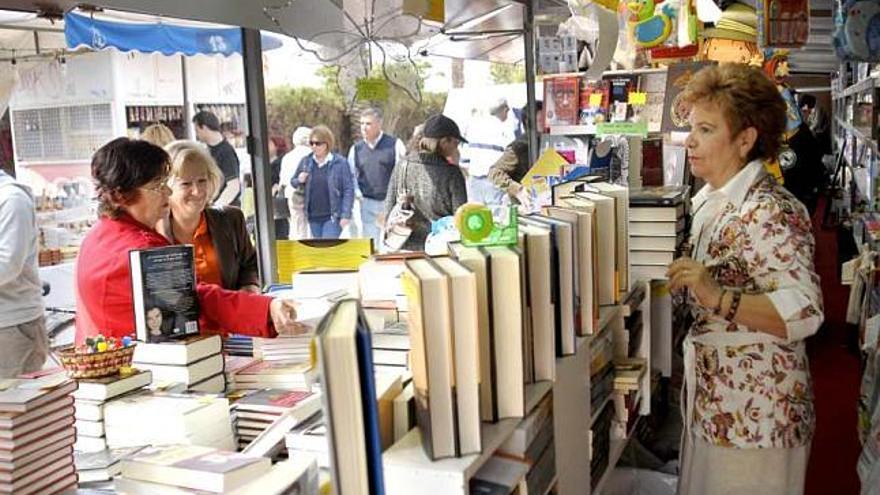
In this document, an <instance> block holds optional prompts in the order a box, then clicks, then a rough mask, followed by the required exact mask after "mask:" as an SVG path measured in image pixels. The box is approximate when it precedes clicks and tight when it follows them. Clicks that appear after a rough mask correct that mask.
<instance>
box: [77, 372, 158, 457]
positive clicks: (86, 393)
mask: <svg viewBox="0 0 880 495" xmlns="http://www.w3.org/2000/svg"><path fill="white" fill-rule="evenodd" d="M152 379H153V375H152V373H151V372H149V371H144V370H134V372H133V373H130V374H124V375H123V374H118V375H114V376H109V377H106V378H96V379H81V380H79V388H78V389H77V391H76V392H74V393H73V397H74V399H75V400H74V406H75V407H76V413H75V416H76V445H74V448H75V449H76V450H77V451H78V452H101V451H103V450H105V449H106V448H107V439H106V437H105V428H104V409H105V407H106V405H107V404H109V403H111V402H113V401H114V400H118V399H119V398H121V397H123V396H125V395H126V394H129V393H133V392H135V391H137V390H141V389H143V388H145V387H147V386H148V385H150V382H151V381H152Z"/></svg>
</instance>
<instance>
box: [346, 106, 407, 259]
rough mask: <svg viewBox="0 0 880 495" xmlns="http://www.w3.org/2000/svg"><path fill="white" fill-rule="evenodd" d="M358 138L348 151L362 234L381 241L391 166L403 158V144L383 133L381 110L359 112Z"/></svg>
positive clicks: (372, 109)
mask: <svg viewBox="0 0 880 495" xmlns="http://www.w3.org/2000/svg"><path fill="white" fill-rule="evenodd" d="M360 124H361V137H362V138H363V139H361V140H360V141H358V142H357V143H355V144H354V145H353V146H352V147H351V150H349V152H348V163H349V164H350V165H351V168H352V174H353V175H354V178H355V197H357V198H358V199H360V203H361V204H360V210H361V215H360V216H361V228H362V229H363V230H362V235H363V237H369V238H371V239H373V244H374V245H375V246H378V245H379V242H381V239H380V238H379V237H380V233H381V229H380V228H379V226H380V224H381V223H383V221H384V208H385V196H386V193H387V191H388V181H390V180H391V172H393V171H394V166H395V165H396V164H398V163H400V162H401V161H402V160H403V159H404V158H405V157H406V147H405V146H404V145H403V142H402V141H401V140H400V139H397V138H396V137H394V136H392V135H390V134H385V133H384V132H382V111H381V110H379V109H378V108H368V109H366V110H364V111H363V112H361V118H360Z"/></svg>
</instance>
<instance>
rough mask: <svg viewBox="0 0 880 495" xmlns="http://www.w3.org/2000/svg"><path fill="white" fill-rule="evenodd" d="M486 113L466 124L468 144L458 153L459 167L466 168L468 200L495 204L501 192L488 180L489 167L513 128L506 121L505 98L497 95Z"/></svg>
mask: <svg viewBox="0 0 880 495" xmlns="http://www.w3.org/2000/svg"><path fill="white" fill-rule="evenodd" d="M488 110H489V116H487V117H486V118H483V119H479V120H478V121H477V122H474V123H472V124H471V125H470V126H469V127H468V136H467V138H468V141H469V143H468V146H467V147H466V148H465V151H464V154H463V156H462V164H461V165H462V168H464V169H465V170H467V173H468V180H467V189H468V200H469V201H474V202H480V203H485V204H498V203H501V201H502V198H504V192H503V191H501V190H500V189H498V188H497V187H495V185H494V184H492V181H491V179H489V177H488V175H489V168H490V167H492V165H493V164H494V163H495V162H497V161H498V159H499V158H501V155H502V154H503V153H504V148H505V147H506V146H507V145H508V144H510V142H511V141H513V140H514V135H513V129H512V128H511V126H510V125H508V123H507V114H508V113H509V112H510V107H509V106H508V104H507V99H505V98H499V99H498V100H495V101H494V102H492V104H491V105H489V107H488Z"/></svg>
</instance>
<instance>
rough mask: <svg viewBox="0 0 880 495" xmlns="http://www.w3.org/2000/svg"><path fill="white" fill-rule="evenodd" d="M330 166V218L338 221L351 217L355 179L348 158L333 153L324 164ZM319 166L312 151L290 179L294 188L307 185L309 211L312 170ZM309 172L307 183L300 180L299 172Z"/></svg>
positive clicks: (306, 201)
mask: <svg viewBox="0 0 880 495" xmlns="http://www.w3.org/2000/svg"><path fill="white" fill-rule="evenodd" d="M324 166H325V167H330V168H329V170H328V171H327V182H328V185H329V186H330V187H329V190H330V219H331V220H333V221H334V222H338V221H339V220H340V219H342V218H351V208H352V206H353V205H354V179H353V178H352V176H351V167H349V166H348V160H346V159H345V158H343V157H341V156H339V155H337V154H336V153H331V155H330V161H329V162H328V163H327V164H326V165H324ZM317 167H318V162H317V161H315V154H314V153H311V154H309V155H308V156H306V157H305V158H303V159H302V160H301V161H300V162H299V165H298V166H297V167H296V172H294V173H293V178H292V179H290V185H291V186H292V187H294V188H298V187H302V186H303V185H304V186H305V210H306V213H308V211H309V200H310V199H311V189H312V170H313V169H315V168H317ZM302 172H307V173H308V174H309V177H308V178H307V179H306V182H305V184H303V183H301V182H300V181H299V174H300V173H302Z"/></svg>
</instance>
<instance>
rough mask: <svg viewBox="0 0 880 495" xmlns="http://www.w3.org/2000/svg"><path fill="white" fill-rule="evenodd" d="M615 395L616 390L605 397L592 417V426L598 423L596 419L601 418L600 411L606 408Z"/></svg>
mask: <svg viewBox="0 0 880 495" xmlns="http://www.w3.org/2000/svg"><path fill="white" fill-rule="evenodd" d="M612 397H614V392H610V393H609V394H608V396H607V397H605V399H603V400H602V403H601V404H599V407H597V408H596V410H594V411H593V415H592V417H590V428H591V429H592V428H593V424H594V423H596V419H598V418H599V413H601V412H602V409H605V405H606V404H608V403H609V402H610V401H611V398H612Z"/></svg>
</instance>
